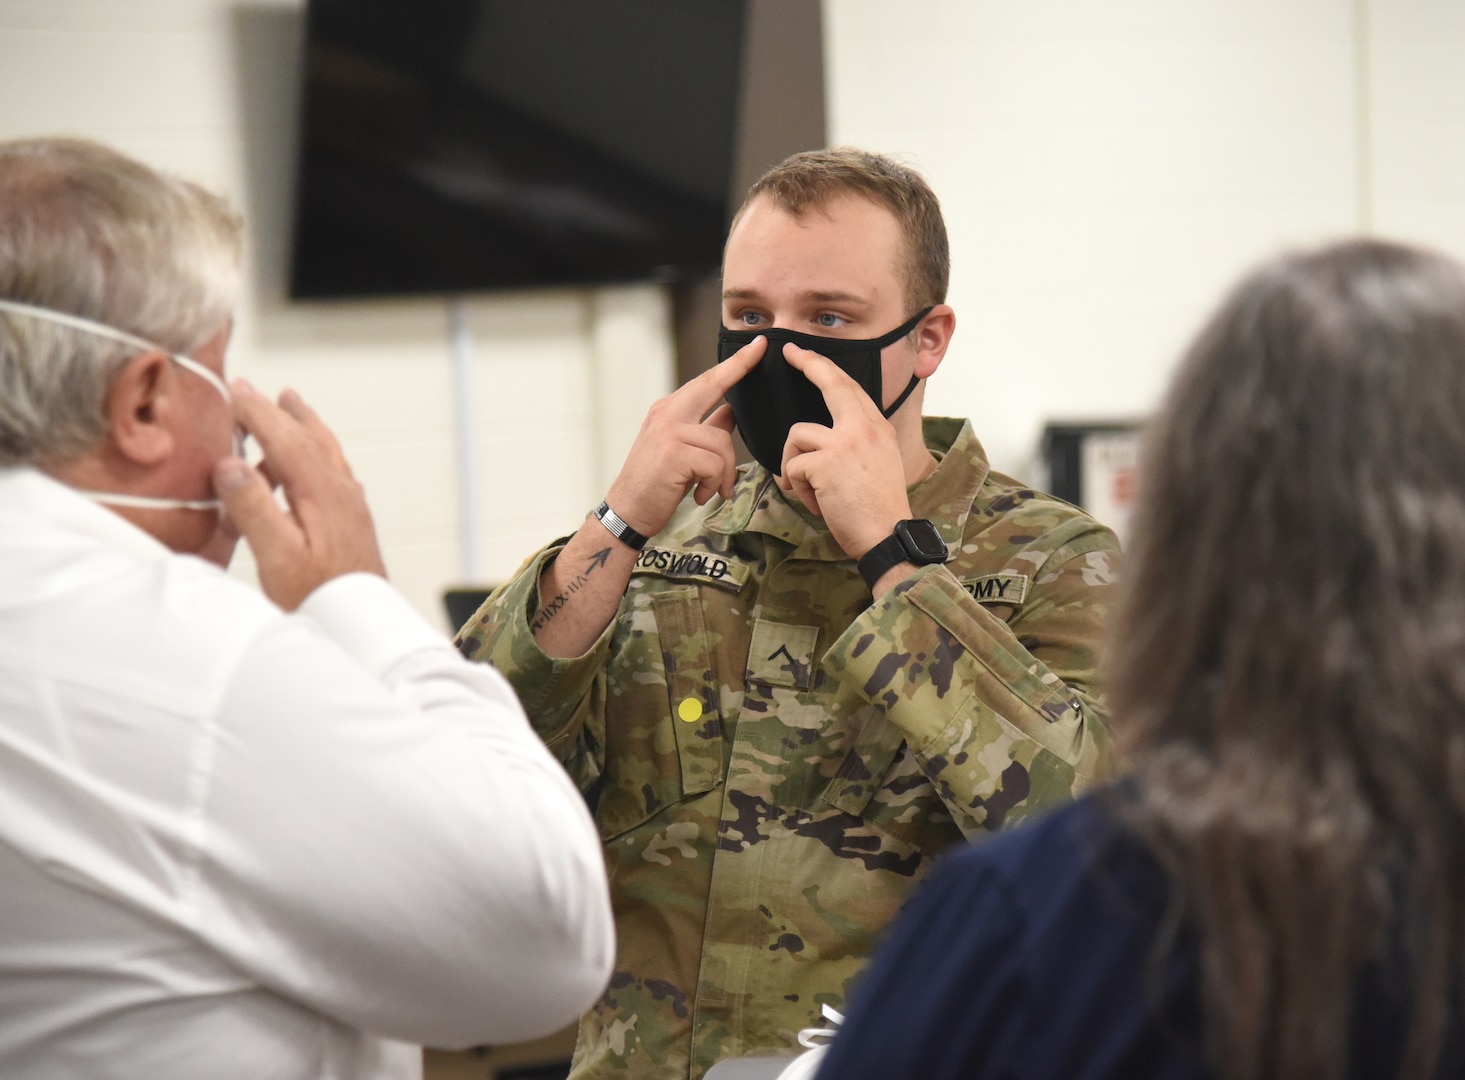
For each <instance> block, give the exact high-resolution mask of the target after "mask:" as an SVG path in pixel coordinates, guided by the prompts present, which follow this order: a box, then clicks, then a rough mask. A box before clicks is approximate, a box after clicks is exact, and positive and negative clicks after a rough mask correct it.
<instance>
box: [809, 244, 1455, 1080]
mask: <svg viewBox="0 0 1465 1080" xmlns="http://www.w3.org/2000/svg"><path fill="white" fill-rule="evenodd" d="M1141 469H1142V473H1141V477H1142V478H1141V494H1140V499H1139V505H1138V507H1137V511H1136V514H1135V517H1134V519H1133V524H1132V536H1131V539H1130V541H1129V551H1130V556H1131V569H1130V577H1129V578H1128V583H1127V588H1126V592H1125V596H1124V600H1123V602H1122V604H1121V606H1120V611H1119V613H1118V617H1117V620H1116V624H1115V626H1114V635H1113V648H1112V653H1111V656H1112V670H1111V672H1110V681H1109V684H1108V685H1109V688H1110V696H1111V700H1112V703H1113V708H1114V718H1115V720H1114V723H1115V730H1116V734H1117V736H1118V738H1119V739H1120V740H1121V744H1122V745H1123V746H1124V747H1125V749H1126V752H1127V754H1128V759H1129V762H1130V764H1131V768H1132V771H1131V772H1130V774H1129V776H1128V777H1127V778H1126V779H1125V780H1124V781H1122V782H1120V783H1118V784H1116V785H1114V786H1112V787H1109V788H1106V789H1103V790H1101V791H1099V792H1095V793H1093V794H1091V795H1089V796H1088V797H1086V798H1085V799H1084V800H1082V801H1081V802H1079V803H1077V804H1075V805H1074V806H1072V807H1070V808H1066V809H1064V810H1060V811H1058V812H1056V813H1054V814H1052V815H1051V816H1049V817H1047V818H1046V819H1044V820H1042V821H1039V822H1036V823H1034V824H1031V825H1029V826H1027V827H1025V828H1023V829H1021V830H1019V831H1018V832H1016V833H1013V834H1011V835H1008V836H1006V837H1002V838H998V839H995V840H993V841H992V842H990V843H988V844H986V845H984V846H983V847H981V848H980V849H974V850H970V851H967V852H963V853H962V854H961V855H959V856H957V857H955V858H953V859H951V860H950V861H949V862H948V863H946V864H945V865H944V866H942V867H940V868H939V869H938V870H937V871H936V872H935V873H934V874H933V875H932V877H931V879H930V881H929V884H928V885H927V886H926V887H925V888H924V889H923V890H922V891H921V892H919V893H918V895H917V896H916V897H915V898H914V900H913V901H912V903H911V905H910V906H909V908H908V909H907V910H906V911H905V913H904V914H903V916H902V918H901V919H900V920H899V922H898V925H897V926H896V927H895V928H894V930H893V931H892V933H891V934H890V936H889V937H888V939H887V940H886V941H885V943H884V946H883V949H882V951H881V953H880V955H879V959H877V961H876V962H875V964H874V965H873V967H872V969H871V970H870V973H869V975H868V977H867V978H866V979H865V981H864V982H863V983H862V984H861V986H860V987H859V988H858V990H857V991H856V995H855V997H856V1000H855V1003H854V1006H853V1008H852V1010H851V1014H850V1016H849V1017H848V1021H847V1023H846V1024H845V1025H844V1027H843V1029H842V1030H841V1033H840V1034H839V1035H838V1036H837V1037H836V1038H835V1040H834V1042H833V1045H832V1046H831V1047H830V1049H829V1050H828V1052H827V1054H826V1056H825V1059H824V1064H823V1067H822V1071H821V1072H820V1073H819V1074H818V1075H819V1076H820V1077H830V1078H836V1077H837V1078H839V1080H861V1078H865V1077H871V1078H873V1077H880V1078H881V1080H888V1078H890V1077H921V1078H922V1080H947V1078H950V1080H955V1078H957V1077H960V1078H961V1080H980V1078H982V1077H997V1076H1023V1077H1028V1078H1044V1077H1065V1078H1100V1077H1104V1078H1119V1077H1124V1078H1126V1080H1135V1078H1141V1080H1143V1078H1149V1077H1173V1078H1193V1077H1194V1078H1199V1077H1219V1078H1223V1080H1262V1078H1270V1080H1277V1078H1307V1080H1338V1078H1343V1077H1350V1078H1363V1077H1369V1078H1373V1077H1404V1078H1410V1080H1422V1078H1433V1077H1455V1076H1460V1075H1465V1025H1462V1016H1461V1007H1462V991H1465V268H1462V267H1461V266H1460V265H1459V264H1458V263H1456V262H1455V261H1453V260H1451V259H1448V258H1446V257H1444V256H1442V255H1438V254H1433V253H1430V252H1426V251H1421V250H1417V249H1414V248H1409V247H1404V246H1400V245H1397V244H1391V243H1386V242H1383V241H1378V240H1354V241H1349V242H1344V243H1338V244H1334V245H1332V246H1328V247H1324V248H1321V249H1318V250H1314V251H1306V252H1302V253H1295V254H1288V255H1285V256H1282V257H1279V258H1276V259H1274V260H1273V261H1270V262H1268V263H1267V264H1265V265H1263V266H1262V267H1260V268H1259V269H1257V270H1256V271H1255V272H1253V273H1252V274H1251V275H1250V276H1248V277H1246V278H1245V279H1244V280H1243V281H1242V282H1241V284H1240V285H1239V286H1238V287H1237V288H1236V290H1235V291H1234V292H1233V293H1232V294H1231V295H1230V297H1229V299H1227V300H1226V301H1225V303H1224V304H1223V305H1222V306H1221V308H1220V310H1219V312H1218V313H1217V314H1216V315H1215V316H1214V317H1213V318H1212V319H1211V320H1210V322H1209V323H1208V324H1207V325H1206V326H1205V328H1204V329H1203V330H1202V331H1201V333H1200V335H1199V337H1198V338H1197V339H1196V341H1195V343H1194V344H1193V345H1192V346H1191V347H1190V350H1189V353H1188V355H1187V356H1186V358H1185V360H1184V363H1183V365H1182V367H1181V369H1180V371H1179V373H1178V375H1177V376H1176V378H1175V381H1174V384H1173V387H1172V389H1171V391H1170V393H1169V397H1168V400H1167V401H1166V403H1165V405H1164V408H1163V410H1162V411H1161V413H1160V415H1159V416H1158V418H1157V419H1156V420H1155V421H1154V422H1153V424H1152V425H1151V428H1150V430H1149V431H1148V433H1147V436H1146V445H1145V449H1144V452H1143V454H1142V458H1141Z"/></svg>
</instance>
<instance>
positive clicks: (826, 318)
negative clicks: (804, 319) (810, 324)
mask: <svg viewBox="0 0 1465 1080" xmlns="http://www.w3.org/2000/svg"><path fill="white" fill-rule="evenodd" d="M814 321H815V322H817V323H818V324H819V325H820V326H822V327H824V328H825V329H827V330H833V329H835V328H836V327H840V326H843V325H844V318H843V317H842V316H840V315H836V314H834V312H832V311H826V312H824V313H823V314H821V315H817V316H815V318H814Z"/></svg>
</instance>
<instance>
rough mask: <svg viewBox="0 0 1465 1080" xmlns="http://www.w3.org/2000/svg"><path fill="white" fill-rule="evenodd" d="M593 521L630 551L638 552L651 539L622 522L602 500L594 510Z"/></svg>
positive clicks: (608, 504)
mask: <svg viewBox="0 0 1465 1080" xmlns="http://www.w3.org/2000/svg"><path fill="white" fill-rule="evenodd" d="M595 520H596V521H598V522H600V523H601V524H602V525H604V526H605V528H606V530H607V531H608V532H609V533H610V534H611V535H612V536H614V537H615V538H616V539H617V540H619V541H620V542H621V543H623V544H625V545H626V547H628V548H630V549H631V550H632V551H640V550H641V549H642V548H644V547H645V546H646V541H647V540H649V539H651V538H650V537H649V536H642V535H641V534H640V533H638V532H637V531H636V530H635V529H633V528H631V527H630V526H629V525H627V524H626V523H625V522H624V521H622V520H621V518H620V516H619V515H618V514H616V512H615V511H614V510H612V509H611V508H610V503H608V502H605V501H604V500H602V501H601V503H600V505H599V506H597V507H596V508H595Z"/></svg>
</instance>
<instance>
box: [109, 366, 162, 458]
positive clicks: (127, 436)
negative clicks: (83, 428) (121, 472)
mask: <svg viewBox="0 0 1465 1080" xmlns="http://www.w3.org/2000/svg"><path fill="white" fill-rule="evenodd" d="M172 375H173V370H172V365H171V364H170V362H169V360H168V358H167V356H165V355H164V354H163V353H161V352H157V351H150V352H144V353H139V354H138V355H137V356H134V357H133V358H132V359H131V360H129V361H127V363H126V364H124V365H123V367H122V370H121V371H120V372H119V373H118V375H117V378H116V379H115V380H114V381H113V383H112V388H111V389H110V390H108V391H107V430H108V434H109V436H110V437H111V440H112V444H113V445H114V446H115V447H116V448H117V451H118V452H119V453H120V454H122V456H123V457H125V458H127V459H128V460H130V461H132V462H134V463H136V464H138V465H156V464H158V463H159V462H162V461H165V460H166V459H167V457H168V455H169V454H171V453H172V452H173V447H174V444H175V440H174V437H173V432H172V430H171V429H170V427H169V423H170V421H171V420H172V419H173V415H174V413H175V412H176V411H177V408H176V406H177V403H176V402H175V400H174V397H175V394H174V391H173V385H174V383H175V382H176V381H177V380H176V379H174V378H172Z"/></svg>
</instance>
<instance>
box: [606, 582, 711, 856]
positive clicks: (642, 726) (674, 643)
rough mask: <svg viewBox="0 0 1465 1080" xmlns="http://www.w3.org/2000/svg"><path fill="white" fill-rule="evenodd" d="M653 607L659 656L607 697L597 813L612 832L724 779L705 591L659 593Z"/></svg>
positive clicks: (652, 599) (652, 600)
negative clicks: (604, 754)
mask: <svg viewBox="0 0 1465 1080" xmlns="http://www.w3.org/2000/svg"><path fill="white" fill-rule="evenodd" d="M650 608H651V612H652V614H653V615H654V617H655V623H656V649H657V652H658V653H659V656H658V655H652V656H648V657H647V658H646V659H647V660H648V661H649V663H647V664H646V665H645V666H644V667H642V668H641V669H640V670H639V671H638V672H637V673H636V674H635V676H634V678H633V685H630V686H626V687H625V688H624V692H623V694H621V695H620V696H619V698H617V697H616V696H614V695H613V696H612V697H611V699H610V700H609V701H608V702H607V712H606V752H607V760H606V784H605V787H604V788H602V791H601V796H600V803H599V806H598V808H597V812H596V817H597V819H598V821H599V824H600V831H601V835H602V837H604V838H606V839H609V838H611V837H613V836H618V835H620V834H621V833H624V832H626V831H627V830H629V829H632V828H634V827H635V826H637V825H639V824H641V822H643V821H645V820H646V819H648V818H650V817H651V816H652V815H654V814H656V813H657V812H658V811H659V810H661V809H662V808H663V807H665V806H667V805H669V804H672V803H675V802H679V801H680V800H682V799H684V798H687V797H688V796H692V795H698V794H701V793H703V792H706V791H711V790H712V789H713V788H715V787H717V786H718V785H719V784H721V783H722V777H723V720H722V701H721V694H720V692H719V687H718V679H717V674H716V669H715V667H714V662H713V654H714V649H713V641H712V639H711V635H710V634H709V632H708V629H707V624H706V620H705V618H704V616H703V612H702V603H701V600H700V598H699V596H698V590H697V589H696V588H695V587H694V586H687V587H685V588H672V589H667V590H664V591H662V592H658V593H657V594H656V595H654V596H652V597H650ZM647 644H648V645H649V644H650V643H647ZM658 659H659V661H660V663H659V664H658V663H656V660H658Z"/></svg>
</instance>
